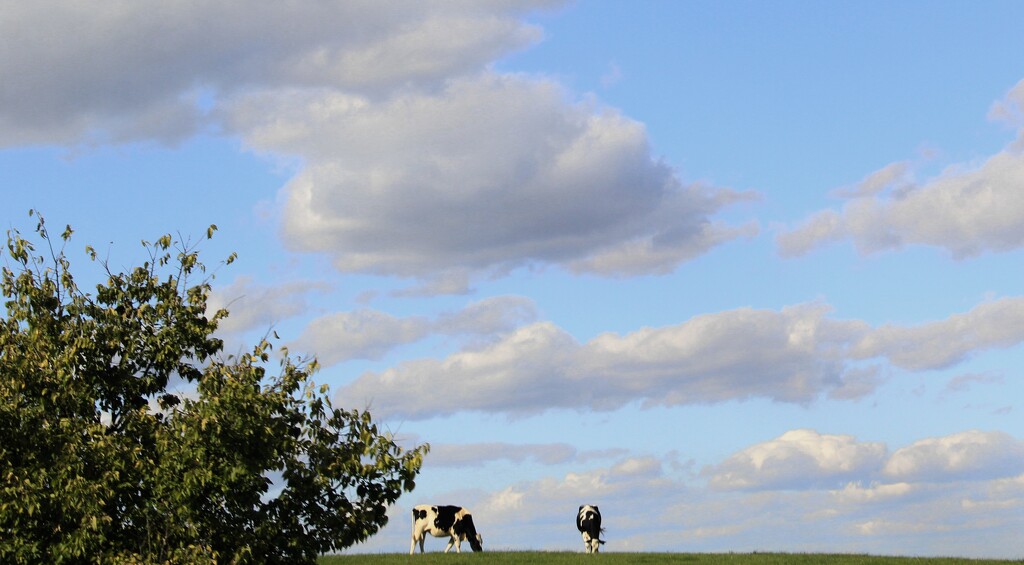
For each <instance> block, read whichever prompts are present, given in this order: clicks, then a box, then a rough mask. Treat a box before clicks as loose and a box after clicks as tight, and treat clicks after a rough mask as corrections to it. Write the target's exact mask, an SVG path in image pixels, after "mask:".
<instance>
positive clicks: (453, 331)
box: [288, 296, 536, 367]
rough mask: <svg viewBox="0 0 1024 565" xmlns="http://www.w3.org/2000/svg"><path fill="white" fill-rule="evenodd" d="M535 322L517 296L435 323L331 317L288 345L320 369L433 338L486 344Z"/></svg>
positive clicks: (355, 314) (362, 315) (528, 303)
mask: <svg viewBox="0 0 1024 565" xmlns="http://www.w3.org/2000/svg"><path fill="white" fill-rule="evenodd" d="M535 317H536V307H535V305H534V303H533V301H532V300H530V299H528V298H525V297H521V296H496V297H492V298H487V299H484V300H480V301H478V302H474V303H471V304H468V305H467V306H466V307H465V308H463V309H462V310H459V311H456V312H445V313H442V314H440V315H439V316H437V317H436V318H434V319H431V318H427V317H425V316H410V317H404V318H399V317H396V316H392V315H391V314H388V313H386V312H381V311H378V310H373V309H369V308H364V309H361V310H356V311H352V312H334V313H331V314H327V315H324V316H320V317H318V318H316V319H314V320H312V321H311V322H310V323H309V324H308V325H307V326H306V328H305V330H303V332H302V334H301V335H300V336H299V337H298V338H297V339H295V340H294V341H292V342H291V343H289V344H288V347H289V348H290V349H292V350H296V351H304V352H309V353H313V354H315V355H316V357H317V360H318V361H319V362H320V364H321V365H323V366H325V367H326V366H330V365H335V364H337V363H341V362H343V361H349V360H352V359H372V360H376V359H381V358H382V357H384V356H385V355H387V354H388V353H390V352H391V351H392V350H394V349H395V348H397V347H400V346H402V345H406V344H410V343H415V342H417V341H420V340H422V339H425V338H426V337H428V336H430V335H434V334H442V335H450V336H470V337H473V338H477V341H487V340H489V339H491V338H492V336H493V335H494V334H500V333H503V332H507V331H510V330H511V329H513V328H515V327H517V326H519V325H521V324H522V323H525V322H532V321H533V320H534V318H535Z"/></svg>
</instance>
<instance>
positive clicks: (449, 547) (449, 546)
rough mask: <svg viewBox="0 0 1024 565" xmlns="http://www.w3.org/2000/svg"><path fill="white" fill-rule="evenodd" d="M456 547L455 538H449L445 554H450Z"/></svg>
mask: <svg viewBox="0 0 1024 565" xmlns="http://www.w3.org/2000/svg"><path fill="white" fill-rule="evenodd" d="M453 545H455V536H452V537H450V538H448V545H446V546H445V547H444V552H445V553H448V552H449V551H451V550H452V546H453Z"/></svg>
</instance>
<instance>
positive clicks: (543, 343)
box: [337, 297, 1024, 419]
mask: <svg viewBox="0 0 1024 565" xmlns="http://www.w3.org/2000/svg"><path fill="white" fill-rule="evenodd" d="M505 300H507V302H505V301H503V302H500V303H499V304H498V305H499V306H500V308H498V310H497V312H498V313H499V314H500V315H499V316H498V317H497V318H495V317H494V315H493V314H490V313H488V312H489V311H490V310H491V307H492V306H494V304H488V303H487V302H483V303H480V304H477V305H475V306H473V307H471V308H467V310H466V311H465V312H464V313H463V314H468V315H470V317H471V319H473V320H475V322H474V324H480V325H481V326H480V327H478V328H476V329H478V330H480V331H484V330H489V331H493V332H495V333H489V334H487V335H489V336H491V337H492V339H491V340H490V341H487V342H485V343H483V344H480V343H476V344H474V347H473V348H471V349H467V350H464V351H460V352H456V353H453V354H451V355H449V356H448V357H446V358H444V359H419V360H410V361H405V362H402V363H400V364H399V365H397V366H395V367H392V368H390V369H387V370H385V371H382V372H367V373H364V374H363V375H361V376H360V377H359V378H357V379H356V380H355V381H353V382H351V383H349V384H347V385H344V386H342V387H340V388H339V389H338V390H337V398H338V401H339V402H341V403H343V404H355V405H361V404H366V403H367V402H370V403H372V404H373V406H374V408H375V413H376V414H378V415H379V416H381V417H385V418H387V417H400V418H412V419H422V418H432V417H436V416H441V415H446V414H452V413H455V412H460V411H482V412H491V413H495V412H497V413H505V414H508V415H510V416H521V415H528V414H534V413H539V412H543V411H545V410H549V409H556V408H568V409H581V410H582V409H593V410H613V409H617V408H619V407H621V406H624V405H626V404H629V403H631V402H637V401H639V402H642V403H643V404H644V405H645V406H656V405H660V406H680V405H687V404H698V403H710V402H724V401H729V400H742V399H747V398H767V399H771V400H775V401H779V402H792V403H809V402H812V401H814V400H815V399H817V398H820V397H822V396H823V395H827V396H828V397H829V398H832V399H837V400H856V399H859V398H863V397H865V396H867V395H869V394H871V393H872V392H873V391H874V390H875V389H876V388H877V386H878V385H879V384H880V383H881V382H882V381H883V376H882V375H883V373H884V372H886V369H888V368H898V369H904V370H910V371H926V370H935V369H942V368H946V367H950V366H952V365H954V364H956V363H958V362H960V361H962V360H964V359H966V358H969V357H970V356H972V355H974V354H976V353H977V352H981V351H985V350H989V349H995V348H1007V347H1013V346H1016V345H1018V344H1020V343H1021V342H1022V341H1024V330H1021V329H1020V328H1024V299H1022V298H1019V297H1011V298H1003V299H998V300H994V301H990V302H986V303H983V304H980V305H979V306H977V307H975V308H974V309H972V310H970V311H969V312H966V313H961V314H954V315H952V316H950V317H949V318H947V319H945V320H940V321H935V322H928V323H923V324H919V325H916V326H894V325H889V324H887V325H883V326H879V327H874V328H873V327H871V326H870V325H869V324H867V323H865V322H863V321H860V320H839V319H833V318H831V317H830V316H829V313H830V310H831V309H830V307H829V306H828V305H825V304H820V303H809V304H800V305H795V306H789V307H785V308H782V309H781V310H778V311H775V310H757V309H752V308H740V309H736V310H729V311H723V312H718V313H714V314H705V315H700V316H696V317H694V318H691V319H690V320H687V321H685V322H682V323H680V324H676V325H672V326H665V327H659V328H641V329H638V330H636V331H633V332H630V333H627V334H622V335H620V334H615V333H606V334H601V335H598V336H596V337H595V338H593V339H591V340H590V341H588V342H586V343H580V342H579V341H577V340H576V339H575V338H574V337H573V336H572V335H570V334H569V333H568V332H566V331H565V330H563V329H561V328H559V327H558V326H556V325H555V324H553V323H551V322H549V321H537V322H533V323H528V324H527V325H523V326H517V325H516V322H517V321H530V320H532V315H533V311H532V309H531V308H526V310H520V309H519V308H520V306H522V305H518V306H517V305H516V303H515V301H513V300H510V299H505ZM524 312H526V313H529V315H528V316H523V313H524ZM463 314H460V315H454V316H451V317H442V318H439V320H438V321H437V325H436V329H435V331H452V330H453V329H454V328H455V327H459V326H461V325H462V324H463V322H461V321H459V322H458V323H455V322H456V321H458V320H459V317H460V316H461V315H463ZM446 326H448V328H447V329H445V328H446ZM513 327H514V329H510V330H509V331H507V332H505V333H502V329H503V328H513ZM442 381H443V382H455V383H459V385H458V386H457V387H449V388H445V389H443V390H441V389H439V387H437V386H436V383H437V382H442Z"/></svg>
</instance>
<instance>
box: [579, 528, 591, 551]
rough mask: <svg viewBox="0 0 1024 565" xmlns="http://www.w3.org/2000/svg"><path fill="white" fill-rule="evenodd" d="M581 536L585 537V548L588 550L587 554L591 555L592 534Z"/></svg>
mask: <svg viewBox="0 0 1024 565" xmlns="http://www.w3.org/2000/svg"><path fill="white" fill-rule="evenodd" d="M581 535H582V536H583V547H584V548H585V549H586V550H587V553H590V534H588V533H587V532H583V533H582V534H581Z"/></svg>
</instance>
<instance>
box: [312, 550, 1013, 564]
mask: <svg viewBox="0 0 1024 565" xmlns="http://www.w3.org/2000/svg"><path fill="white" fill-rule="evenodd" d="M469 563H473V564H478V563H497V564H501V565H526V564H530V565H533V564H536V565H578V564H580V565H582V564H585V565H597V564H600V565H630V564H633V563H638V564H640V565H668V564H672V563H698V564H703V565H783V564H796V565H968V564H970V565H996V564H1007V563H1021V561H1008V560H999V559H962V558H955V557H881V556H872V555H832V554H817V553H613V552H605V553H601V554H599V555H586V554H584V553H582V552H580V553H571V552H547V551H509V552H484V553H469V552H467V553H462V554H455V553H450V554H448V555H445V554H444V553H441V552H430V553H425V554H423V555H420V554H419V553H417V554H416V555H412V556H410V555H405V554H395V553H383V554H366V555H330V556H325V557H322V558H321V559H320V565H409V564H416V565H434V564H444V565H465V564H469Z"/></svg>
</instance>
